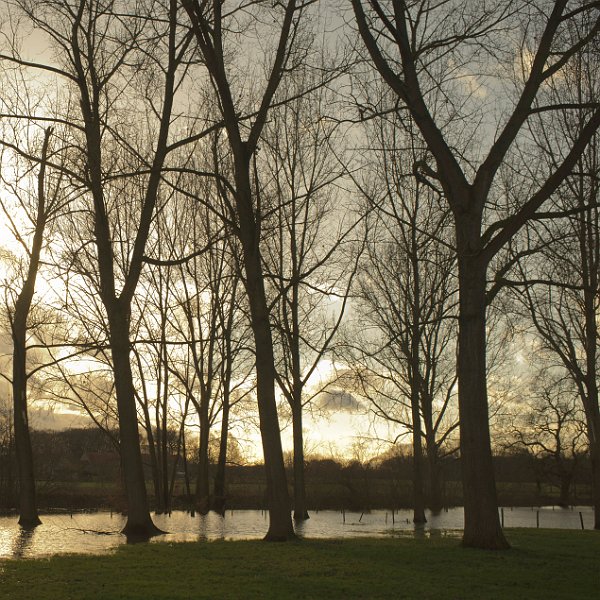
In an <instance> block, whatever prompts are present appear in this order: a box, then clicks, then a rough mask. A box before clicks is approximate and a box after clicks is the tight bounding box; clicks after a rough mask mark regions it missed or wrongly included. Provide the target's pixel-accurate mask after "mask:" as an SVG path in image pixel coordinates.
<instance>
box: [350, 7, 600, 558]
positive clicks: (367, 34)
mask: <svg viewBox="0 0 600 600" xmlns="http://www.w3.org/2000/svg"><path fill="white" fill-rule="evenodd" d="M352 6H353V10H354V17H355V21H356V24H357V27H358V30H359V33H360V36H361V38H362V41H363V43H364V47H365V48H366V50H367V52H368V56H369V59H370V61H371V62H372V64H373V65H374V66H375V68H376V70H377V71H378V73H379V74H380V76H381V77H382V78H383V79H384V80H385V82H386V83H387V85H388V86H389V87H390V89H391V90H393V92H394V93H395V95H396V97H397V99H398V102H399V104H401V105H402V107H405V108H406V110H408V111H409V112H410V114H411V116H412V118H413V119H414V121H415V123H416V125H417V127H418V128H419V130H420V132H421V135H422V136H423V139H424V140H425V142H426V144H427V147H428V149H429V151H430V153H431V155H432V156H433V159H434V161H435V162H434V164H435V166H432V165H428V164H421V165H416V167H417V169H418V170H419V172H420V174H421V175H422V176H424V177H426V178H428V179H429V180H430V181H431V182H432V183H434V184H436V185H438V186H439V187H440V188H441V189H442V190H443V193H444V197H445V199H446V201H447V202H448V205H449V207H450V209H451V211H452V214H453V216H454V225H455V236H456V257H457V264H458V279H459V290H460V299H459V342H458V345H459V351H458V389H459V410H460V433H461V460H462V472H463V496H464V504H465V507H464V508H465V529H464V536H463V544H464V545H465V546H472V547H481V548H490V549H492V548H506V547H507V546H508V542H507V541H506V539H505V537H504V534H503V532H502V530H501V527H500V522H499V518H498V510H497V496H496V487H495V481H494V474H493V465H492V455H491V441H490V434H489V423H488V419H489V416H488V399H487V386H486V326H485V317H486V314H485V313H486V278H487V272H488V267H489V265H490V263H491V261H492V259H494V257H496V256H497V255H498V253H499V251H500V250H501V249H502V248H503V247H504V246H505V245H506V244H507V243H508V242H509V241H510V240H511V239H512V238H513V237H514V236H515V235H516V234H517V233H518V232H519V231H520V230H521V229H522V228H523V227H524V225H525V224H526V223H527V221H528V220H529V219H530V218H532V217H533V216H535V214H536V212H538V211H539V209H540V207H542V205H543V204H544V202H546V201H547V200H548V198H549V197H550V196H551V195H552V193H553V192H554V191H555V190H556V189H557V187H558V186H559V185H560V184H561V182H562V181H564V179H565V178H566V177H567V176H568V175H569V174H570V173H571V172H572V170H573V169H574V168H575V166H576V163H577V160H578V157H579V156H580V155H581V153H582V151H583V149H584V148H585V146H586V145H587V144H588V142H589V140H590V139H591V137H592V136H593V135H594V132H595V131H596V130H597V128H598V126H599V124H600V110H599V109H598V108H597V106H595V107H594V106H592V107H591V110H590V113H589V116H588V117H587V118H586V121H585V125H584V126H583V127H581V129H580V131H579V135H577V136H576V138H575V139H572V140H570V143H569V148H568V152H565V154H564V158H563V159H562V160H561V161H560V163H559V164H557V165H555V167H554V168H553V169H551V170H550V171H548V172H547V173H546V176H545V177H544V179H543V181H541V182H540V183H539V185H538V186H537V187H536V189H532V190H531V192H530V194H529V195H528V197H527V198H526V199H525V200H523V201H522V202H520V203H519V204H518V205H514V206H509V207H507V210H506V211H505V212H504V213H502V212H500V213H498V211H496V210H495V208H496V206H497V200H498V198H497V194H496V190H497V187H495V183H496V180H497V176H498V173H499V169H500V167H501V166H502V165H503V164H504V163H505V162H506V161H507V157H508V156H509V153H510V151H511V150H513V149H514V147H515V141H516V140H517V139H518V137H519V136H520V135H524V134H525V131H524V128H525V127H526V125H527V123H528V122H529V120H530V119H531V118H532V116H533V115H535V114H540V113H544V114H546V113H551V112H552V110H554V109H556V108H557V107H556V106H555V105H549V106H548V105H543V106H542V105H537V104H536V98H537V97H538V95H539V92H540V90H542V89H543V87H544V86H545V85H546V84H547V83H548V82H549V81H550V80H551V79H552V78H553V77H557V76H560V73H561V72H562V70H563V69H564V67H565V66H566V65H567V64H569V63H570V62H572V61H573V60H574V59H575V57H576V56H577V54H578V53H579V52H580V51H581V50H582V49H583V48H584V47H585V46H586V45H587V44H588V43H590V42H591V41H592V40H594V39H595V38H596V37H597V34H598V30H599V28H600V24H599V22H598V17H597V14H596V12H597V6H596V3H595V2H583V3H582V2H569V1H568V0H557V1H556V2H539V3H531V2H525V1H523V2H518V3H514V2H510V3H508V2H507V3H504V2H500V3H496V4H494V6H493V7H491V6H488V5H487V4H477V5H473V4H463V3H458V2H451V1H450V2H442V3H435V2H431V1H430V0H419V1H413V2H407V1H405V0H392V1H391V2H382V1H380V0H352ZM584 21H585V23H586V26H585V27H584V28H582V29H581V35H580V36H579V37H578V38H577V39H575V40H573V39H572V38H569V37H568V36H565V32H566V31H567V30H568V28H569V26H570V25H571V24H572V23H575V22H584ZM503 64H504V65H506V64H508V65H515V66H517V68H518V69H520V73H519V75H518V76H517V77H511V78H508V77H506V78H504V79H502V80H501V82H502V83H506V84H509V83H514V88H513V90H514V94H513V96H514V97H513V98H511V99H510V101H507V102H506V103H505V104H504V105H502V106H501V107H500V110H499V114H498V115H497V125H496V132H495V134H494V138H493V140H492V141H491V143H490V144H489V147H488V148H487V149H485V150H484V149H483V148H482V147H481V146H479V145H477V146H475V147H474V144H473V143H471V144H469V146H470V148H464V147H460V146H459V147H456V146H455V145H454V140H453V138H452V129H453V128H452V127H449V123H451V122H453V123H456V117H455V115H456V114H459V115H460V116H461V121H460V122H461V123H462V124H463V126H464V133H463V136H464V135H465V134H467V133H468V134H470V135H471V136H472V137H471V139H472V140H473V139H476V138H475V136H476V135H479V136H480V137H484V136H486V135H487V136H489V135H490V133H491V130H490V126H492V127H493V125H494V124H493V122H490V120H489V117H486V114H487V115H489V110H490V107H489V105H488V103H487V102H486V97H487V94H485V93H482V92H483V91H484V90H485V89H486V86H488V87H489V89H490V90H492V91H494V92H495V91H496V90H501V89H502V88H501V87H499V83H501V82H499V81H498V80H497V79H495V78H494V77H493V76H492V75H491V73H494V69H496V71H495V73H496V74H498V73H502V65H503ZM488 73H490V75H489V76H487V74H488ZM440 96H442V97H443V98H444V99H445V100H446V103H445V108H444V109H443V110H437V111H434V110H433V109H434V107H436V106H437V107H438V108H439V103H438V102H437V100H438V99H439V97H440ZM478 100H480V102H478ZM478 104H479V105H478ZM571 108H572V110H578V109H580V108H581V106H580V105H579V104H576V105H573V106H572V107H571Z"/></svg>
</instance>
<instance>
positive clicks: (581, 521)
mask: <svg viewBox="0 0 600 600" xmlns="http://www.w3.org/2000/svg"><path fill="white" fill-rule="evenodd" d="M579 522H580V523H581V529H585V527H584V526H583V513H582V512H581V511H579Z"/></svg>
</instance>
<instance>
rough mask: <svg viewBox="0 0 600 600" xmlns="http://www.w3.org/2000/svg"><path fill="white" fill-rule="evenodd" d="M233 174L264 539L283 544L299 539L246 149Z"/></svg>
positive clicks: (242, 149) (239, 158) (258, 224)
mask: <svg viewBox="0 0 600 600" xmlns="http://www.w3.org/2000/svg"><path fill="white" fill-rule="evenodd" d="M235 170H236V192H237V196H236V202H237V210H238V214H239V238H240V241H241V243H242V250H243V262H244V271H245V275H246V277H245V286H246V293H247V295H248V303H249V305H250V323H251V327H252V333H253V336H254V347H255V352H256V395H257V401H258V416H259V420H260V434H261V439H262V446H263V455H264V461H265V470H266V479H267V496H268V502H269V530H268V531H267V535H266V536H265V540H268V541H284V540H288V539H292V538H294V537H295V536H294V527H293V525H292V518H291V514H290V496H289V492H288V487H287V477H286V474H285V465H284V463H283V449H282V446H281V430H280V427H279V417H278V415H277V401H276V399H275V356H274V352H273V338H272V335H271V323H270V319H269V308H268V304H267V295H266V290H265V280H264V273H263V270H262V258H261V252H260V238H261V233H260V221H259V222H258V223H257V221H256V219H257V218H258V219H260V218H261V215H260V214H259V215H258V216H257V215H256V214H255V212H254V208H253V203H252V185H251V183H250V174H249V173H250V155H249V154H248V152H247V150H246V148H245V146H244V145H243V144H242V147H241V149H240V150H239V151H238V155H237V156H236V165H235Z"/></svg>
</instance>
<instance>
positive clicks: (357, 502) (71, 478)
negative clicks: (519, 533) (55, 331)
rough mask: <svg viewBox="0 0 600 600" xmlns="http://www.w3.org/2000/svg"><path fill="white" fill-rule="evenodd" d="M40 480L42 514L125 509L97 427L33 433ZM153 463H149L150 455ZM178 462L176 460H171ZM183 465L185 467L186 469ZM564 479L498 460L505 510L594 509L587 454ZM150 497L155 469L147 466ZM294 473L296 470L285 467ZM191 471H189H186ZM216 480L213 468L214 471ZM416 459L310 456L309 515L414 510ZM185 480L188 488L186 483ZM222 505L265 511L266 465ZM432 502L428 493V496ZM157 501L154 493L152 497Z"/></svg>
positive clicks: (453, 501) (456, 496) (185, 490)
mask: <svg viewBox="0 0 600 600" xmlns="http://www.w3.org/2000/svg"><path fill="white" fill-rule="evenodd" d="M32 444H33V449H34V454H35V464H36V467H37V472H36V480H37V484H38V487H39V498H40V508H42V509H59V508H69V509H80V508H81V509H84V508H85V509H95V508H98V509H102V508H104V509H113V510H124V509H125V497H124V491H123V487H122V482H121V468H120V459H119V455H118V453H117V451H116V449H115V447H114V445H113V444H112V442H111V441H110V439H109V438H108V437H107V436H106V435H105V434H104V433H103V432H102V431H100V430H99V429H70V430H65V431H33V432H32ZM145 458H146V459H147V457H145ZM173 460H175V457H173ZM180 464H181V465H182V466H181V467H179V468H178V469H177V472H176V482H175V489H174V494H173V505H172V506H173V508H179V509H185V508H193V507H194V500H195V474H196V473H197V469H198V465H197V462H196V461H195V460H194V459H193V458H192V457H189V458H188V461H187V462H186V463H184V462H183V461H180ZM184 464H185V469H184V467H183V465H184ZM566 466H567V467H568V468H567V469H565V468H564V467H565V465H562V467H563V471H564V472H569V473H572V474H573V475H572V477H571V478H570V479H569V481H568V482H567V483H568V485H567V486H565V481H564V480H563V479H562V478H561V474H560V473H559V472H558V471H557V469H556V465H555V464H553V462H552V461H551V460H549V459H548V458H539V457H535V456H534V455H532V454H529V453H526V452H512V453H503V454H500V455H496V456H494V469H495V476H496V480H497V482H498V493H499V502H500V504H501V505H504V506H530V505H531V506H535V505H549V504H563V505H568V504H589V503H591V466H590V462H589V459H588V457H587V456H577V457H576V458H574V459H569V460H568V465H566ZM145 468H146V480H147V484H148V490H149V492H150V494H151V490H152V485H151V470H150V464H149V462H148V461H147V460H145ZM287 468H288V469H289V470H291V468H292V466H291V464H290V465H288V466H287ZM186 470H187V472H186ZM210 470H211V473H212V474H214V471H215V465H214V464H212V463H211V465H210ZM15 472H16V471H15V465H14V450H13V448H11V447H10V445H9V446H6V445H4V446H2V447H1V448H0V508H1V509H3V510H11V509H14V508H16V493H15V492H16V476H15ZM411 477H412V456H410V454H403V455H397V456H392V457H388V458H385V459H380V460H371V461H368V462H360V461H358V460H348V461H339V460H335V459H333V458H323V457H312V458H311V457H309V458H308V459H307V461H306V482H307V500H308V506H309V509H311V510H319V509H323V510H326V509H337V510H339V509H342V508H345V509H348V510H370V509H377V508H408V507H410V506H411V502H412V480H411ZM186 480H187V483H186ZM227 480H228V485H227V495H226V498H225V499H224V507H225V508H231V509H243V508H248V509H250V508H255V509H262V508H266V480H265V470H264V466H263V465H262V464H245V465H244V464H237V465H229V466H228V467H227ZM441 481H442V486H441V487H442V500H443V506H458V505H461V504H462V488H461V483H460V481H461V477H460V459H459V458H458V457H446V458H445V459H443V460H442V462H441ZM426 497H427V490H426ZM151 499H152V494H151Z"/></svg>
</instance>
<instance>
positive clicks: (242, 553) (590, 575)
mask: <svg viewBox="0 0 600 600" xmlns="http://www.w3.org/2000/svg"><path fill="white" fill-rule="evenodd" d="M508 535H509V539H510V541H511V543H512V544H513V548H512V549H511V550H508V551H502V552H486V551H480V550H472V549H464V548H461V547H460V546H459V544H458V540H457V539H453V538H429V539H411V538H388V539H354V540H343V541H342V540H326V541H316V540H304V541H299V542H292V543H285V544H277V543H266V542H255V541H252V542H211V543H206V542H203V543H187V544H166V543H161V544H144V545H136V546H123V547H121V548H120V549H119V550H118V551H117V552H116V553H115V554H113V555H106V556H91V557H90V556H81V555H70V556H57V557H54V558H51V559H37V560H5V561H0V598H10V599H11V600H19V599H21V598H23V599H25V598H27V599H30V598H31V599H34V600H48V599H57V600H58V599H60V600H74V599H78V598H81V599H85V600H94V599H103V600H112V599H115V600H116V599H119V598H127V599H131V600H134V599H140V600H141V599H144V600H152V599H157V598H164V599H169V600H171V599H172V600H175V599H182V598H185V599H189V598H228V599H235V598H244V599H246V598H261V599H262V598H277V599H283V600H286V599H288V598H327V599H329V598H344V599H346V598H368V599H372V598H395V599H403V598H415V599H419V600H421V599H427V598H443V599H460V600H467V599H470V598H473V599H477V600H493V599H497V598H507V599H511V600H512V599H514V600H530V599H531V600H535V599H538V598H539V599H543V600H552V599H556V598H564V599H578V598H582V599H586V600H591V599H592V598H597V597H598V593H599V590H600V532H594V531H559V530H541V529H540V530H524V529H521V530H509V531H508Z"/></svg>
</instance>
